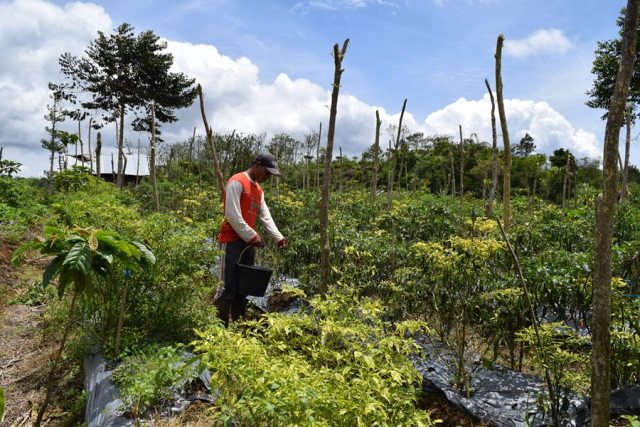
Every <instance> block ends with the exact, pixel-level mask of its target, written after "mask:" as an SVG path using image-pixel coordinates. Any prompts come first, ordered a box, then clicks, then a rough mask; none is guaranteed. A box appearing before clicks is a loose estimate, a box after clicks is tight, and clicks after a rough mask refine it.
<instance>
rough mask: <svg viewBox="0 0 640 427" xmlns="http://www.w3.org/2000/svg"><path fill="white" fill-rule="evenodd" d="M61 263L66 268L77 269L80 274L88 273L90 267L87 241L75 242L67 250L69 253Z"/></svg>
mask: <svg viewBox="0 0 640 427" xmlns="http://www.w3.org/2000/svg"><path fill="white" fill-rule="evenodd" d="M62 265H66V266H68V268H71V269H73V270H76V271H79V272H81V273H82V274H85V275H87V274H89V270H90V269H91V260H90V256H89V250H88V247H87V243H86V242H84V241H83V242H79V243H76V244H75V245H74V246H73V247H72V248H71V249H70V250H69V253H68V254H67V257H66V258H65V260H64V262H63V263H62Z"/></svg>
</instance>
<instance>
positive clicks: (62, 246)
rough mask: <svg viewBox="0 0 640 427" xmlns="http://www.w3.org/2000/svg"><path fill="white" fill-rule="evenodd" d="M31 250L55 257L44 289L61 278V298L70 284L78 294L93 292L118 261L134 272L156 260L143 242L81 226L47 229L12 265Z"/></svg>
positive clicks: (44, 279)
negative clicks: (97, 282)
mask: <svg viewBox="0 0 640 427" xmlns="http://www.w3.org/2000/svg"><path fill="white" fill-rule="evenodd" d="M28 250H37V251H39V252H41V253H42V254H44V255H48V256H51V257H53V259H52V260H51V261H50V262H49V264H48V266H47V268H46V269H45V271H44V273H43V275H42V286H43V287H45V288H46V287H47V286H48V285H49V284H50V283H52V281H53V279H54V278H57V279H58V283H57V287H58V295H59V296H60V297H62V295H64V293H65V290H66V287H67V286H68V285H70V284H72V285H73V286H74V292H75V293H78V294H81V293H83V292H84V291H85V289H87V288H88V289H89V291H90V293H93V291H94V289H93V284H94V279H95V278H97V277H100V276H103V277H104V276H106V275H109V274H110V273H111V270H110V267H111V264H112V263H113V261H114V259H118V260H119V261H120V262H122V263H123V264H124V265H125V266H126V267H127V268H131V269H138V268H139V267H146V266H147V265H148V264H154V263H155V261H156V260H155V257H154V255H153V253H152V252H151V251H150V250H149V248H148V247H147V246H146V245H144V244H142V243H139V242H135V241H129V240H126V239H123V238H122V237H121V236H120V235H119V234H117V233H115V232H113V231H108V230H91V229H83V228H79V227H74V228H56V227H51V226H47V227H45V228H44V238H38V239H35V240H33V241H31V242H28V243H26V244H24V245H22V246H21V247H19V248H18V249H16V251H15V252H14V254H13V257H12V262H13V263H14V264H16V265H18V264H19V263H20V262H21V260H22V257H23V256H24V254H25V253H26V252H27V251H28Z"/></svg>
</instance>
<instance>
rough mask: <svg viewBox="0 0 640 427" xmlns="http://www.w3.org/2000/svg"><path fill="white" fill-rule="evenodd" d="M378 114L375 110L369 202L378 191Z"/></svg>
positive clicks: (379, 122)
mask: <svg viewBox="0 0 640 427" xmlns="http://www.w3.org/2000/svg"><path fill="white" fill-rule="evenodd" d="M380 125H382V120H380V113H379V112H378V110H376V139H375V142H374V143H373V168H372V170H371V202H373V201H374V200H375V198H376V190H377V189H378V152H379V151H380Z"/></svg>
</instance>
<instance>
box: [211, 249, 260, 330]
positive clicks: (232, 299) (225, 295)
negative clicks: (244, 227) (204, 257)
mask: <svg viewBox="0 0 640 427" xmlns="http://www.w3.org/2000/svg"><path fill="white" fill-rule="evenodd" d="M247 246H249V245H248V244H247V243H246V242H245V241H244V240H235V241H233V242H229V243H226V244H225V245H224V260H223V262H222V265H221V267H222V268H221V276H222V279H223V280H224V288H223V290H222V293H221V294H220V295H219V296H218V298H217V299H216V301H215V306H216V308H217V310H218V317H219V318H220V319H221V320H222V321H223V322H224V325H225V326H228V325H229V316H231V321H233V322H235V321H237V320H238V319H240V318H241V317H244V315H245V313H246V312H247V297H246V296H245V295H241V294H240V293H239V291H238V261H239V258H240V255H241V254H242V260H241V261H242V264H247V265H253V263H254V260H255V249H254V248H252V247H251V248H248V249H247V250H246V251H245V250H244V249H245V248H247ZM243 251H244V252H243Z"/></svg>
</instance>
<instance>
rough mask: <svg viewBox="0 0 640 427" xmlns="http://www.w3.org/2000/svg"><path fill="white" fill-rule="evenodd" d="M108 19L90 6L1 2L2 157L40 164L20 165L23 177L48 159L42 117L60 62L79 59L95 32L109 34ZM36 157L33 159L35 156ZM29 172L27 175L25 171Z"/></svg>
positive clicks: (18, 0) (41, 1) (35, 171)
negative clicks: (27, 155)
mask: <svg viewBox="0 0 640 427" xmlns="http://www.w3.org/2000/svg"><path fill="white" fill-rule="evenodd" d="M110 28H111V19H110V18H109V16H108V15H107V14H106V13H105V11H104V9H103V8H102V7H100V6H96V5H93V4H89V3H68V4H66V5H65V6H62V7H59V6H56V5H53V4H51V3H49V2H46V1H44V0H14V1H12V2H8V3H0V51H1V52H2V53H3V58H4V60H3V61H0V76H1V77H0V99H2V102H1V103H0V145H2V146H4V147H5V148H4V156H5V157H6V158H11V156H14V158H15V159H18V160H20V159H24V155H25V153H26V152H33V153H35V152H36V151H37V152H38V154H39V155H40V154H42V156H41V157H42V160H43V161H42V162H41V163H42V165H41V166H42V167H39V166H36V165H40V159H39V160H38V161H36V162H35V163H34V162H33V161H25V160H20V161H22V162H23V163H24V164H25V166H23V171H22V173H23V174H29V175H34V174H38V173H40V172H41V171H42V170H44V169H45V167H46V166H44V165H45V164H46V159H45V157H46V154H44V153H45V152H44V150H41V149H40V139H41V138H43V137H44V126H45V122H44V120H43V116H44V114H45V112H46V105H47V103H48V102H49V94H48V89H47V83H48V82H49V81H60V80H61V79H62V76H61V75H60V73H59V66H58V57H59V56H60V55H61V54H62V53H64V52H72V53H73V54H76V55H77V54H81V53H82V51H83V49H84V48H85V47H86V46H87V44H88V43H89V41H90V40H92V39H93V38H95V36H96V31H98V30H103V31H108V30H109V29H110ZM34 157H35V156H34ZM27 168H29V172H27Z"/></svg>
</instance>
